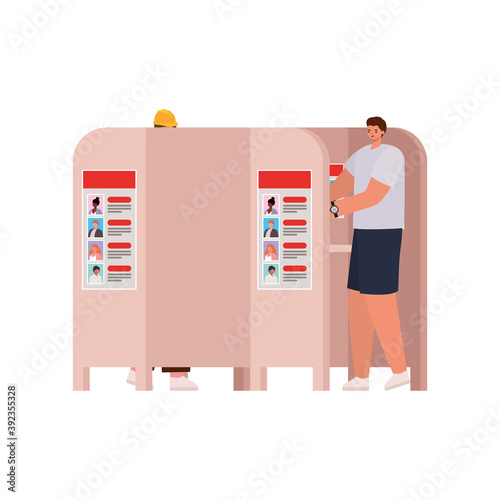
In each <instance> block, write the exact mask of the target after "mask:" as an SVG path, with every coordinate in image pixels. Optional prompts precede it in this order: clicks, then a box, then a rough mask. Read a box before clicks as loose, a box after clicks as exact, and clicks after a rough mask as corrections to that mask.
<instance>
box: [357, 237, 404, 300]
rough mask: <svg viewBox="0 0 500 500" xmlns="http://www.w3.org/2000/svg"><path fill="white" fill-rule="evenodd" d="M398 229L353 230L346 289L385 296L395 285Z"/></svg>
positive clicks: (399, 246)
mask: <svg viewBox="0 0 500 500" xmlns="http://www.w3.org/2000/svg"><path fill="white" fill-rule="evenodd" d="M402 234H403V230H402V229H355V230H354V236H353V238H352V250H351V264H350V265H349V278H348V279H347V288H349V289H351V290H358V291H359V292H360V293H367V294H371V295H385V294H388V293H396V292H397V291H398V286H399V254H400V252H401V237H402Z"/></svg>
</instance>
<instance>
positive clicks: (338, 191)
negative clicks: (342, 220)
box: [330, 168, 354, 205]
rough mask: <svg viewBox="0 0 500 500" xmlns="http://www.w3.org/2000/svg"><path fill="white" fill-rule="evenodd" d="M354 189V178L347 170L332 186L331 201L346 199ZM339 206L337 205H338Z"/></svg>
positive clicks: (343, 171)
mask: <svg viewBox="0 0 500 500" xmlns="http://www.w3.org/2000/svg"><path fill="white" fill-rule="evenodd" d="M353 189H354V176H353V175H351V174H350V173H349V172H348V171H347V170H346V169H345V168H344V170H342V172H341V173H340V175H339V176H338V177H337V178H336V179H335V180H334V181H333V182H332V183H331V184H330V200H331V201H333V200H338V199H339V198H344V197H345V196H347V195H348V194H350V192H351V191H352V190H353ZM336 205H337V203H336Z"/></svg>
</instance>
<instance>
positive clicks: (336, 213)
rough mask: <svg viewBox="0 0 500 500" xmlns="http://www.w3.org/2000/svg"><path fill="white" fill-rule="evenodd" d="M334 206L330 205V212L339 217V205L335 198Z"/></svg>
mask: <svg viewBox="0 0 500 500" xmlns="http://www.w3.org/2000/svg"><path fill="white" fill-rule="evenodd" d="M331 204H332V206H331V207H330V212H332V214H333V215H334V216H335V218H337V217H338V216H339V207H337V205H335V200H333V201H332V202H331Z"/></svg>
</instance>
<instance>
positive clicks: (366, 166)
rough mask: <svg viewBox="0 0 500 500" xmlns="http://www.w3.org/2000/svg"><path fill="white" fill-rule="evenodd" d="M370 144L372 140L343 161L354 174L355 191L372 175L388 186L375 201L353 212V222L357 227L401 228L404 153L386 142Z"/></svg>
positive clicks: (357, 192)
mask: <svg viewBox="0 0 500 500" xmlns="http://www.w3.org/2000/svg"><path fill="white" fill-rule="evenodd" d="M370 148H371V144H370V145H369V146H365V147H364V148H361V149H360V150H358V151H356V153H354V154H353V155H352V156H351V157H350V158H349V159H348V160H347V161H346V163H345V164H344V168H345V169H347V171H348V172H349V173H350V174H351V175H353V176H354V194H355V195H356V194H359V193H362V192H363V191H365V190H366V188H367V187H368V183H369V182H370V178H371V177H373V178H374V179H375V180H376V181H379V182H381V183H382V184H385V185H386V186H390V189H389V191H388V192H387V194H386V195H385V196H384V198H383V199H382V201H381V202H380V203H378V204H377V205H374V206H373V207H370V208H365V209H364V210H360V211H359V212H354V215H353V217H354V218H353V226H354V228H356V229H399V228H401V229H402V228H404V221H405V168H404V167H405V159H404V156H403V153H402V152H401V151H400V150H399V149H398V148H396V147H394V146H389V145H388V144H381V145H380V146H379V147H378V148H375V149H370Z"/></svg>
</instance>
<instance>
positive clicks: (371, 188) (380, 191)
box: [332, 177, 391, 216]
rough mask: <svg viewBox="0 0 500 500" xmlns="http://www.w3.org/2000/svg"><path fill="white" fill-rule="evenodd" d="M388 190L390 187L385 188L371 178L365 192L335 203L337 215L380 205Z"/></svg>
mask: <svg viewBox="0 0 500 500" xmlns="http://www.w3.org/2000/svg"><path fill="white" fill-rule="evenodd" d="M335 182H337V181H335ZM335 182H334V184H335ZM389 189H391V188H390V186H386V185H385V184H382V183H381V182H379V181H376V180H375V179H374V178H373V177H372V178H371V179H370V182H369V183H368V187H367V188H366V191H363V192H362V193H359V194H356V195H354V196H349V197H348V198H344V199H343V200H337V201H335V205H337V206H338V207H339V212H338V215H339V216H341V215H347V214H351V213H353V212H358V211H359V210H364V209H365V208H370V207H373V206H375V205H377V203H380V202H381V201H382V200H383V199H384V196H385V195H386V194H387V193H388V192H389ZM332 216H333V214H332Z"/></svg>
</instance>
